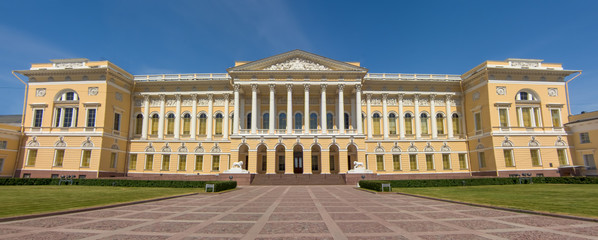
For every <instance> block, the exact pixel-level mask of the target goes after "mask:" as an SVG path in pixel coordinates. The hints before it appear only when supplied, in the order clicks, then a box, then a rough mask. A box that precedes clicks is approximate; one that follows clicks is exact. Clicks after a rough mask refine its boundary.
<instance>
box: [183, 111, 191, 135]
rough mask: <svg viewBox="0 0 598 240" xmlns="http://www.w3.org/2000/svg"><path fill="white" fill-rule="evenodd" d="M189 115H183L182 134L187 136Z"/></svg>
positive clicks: (189, 126) (189, 123) (189, 124)
mask: <svg viewBox="0 0 598 240" xmlns="http://www.w3.org/2000/svg"><path fill="white" fill-rule="evenodd" d="M190 128H191V114H189V113H185V114H184V115H183V134H185V135H189V133H190V132H191V130H190Z"/></svg>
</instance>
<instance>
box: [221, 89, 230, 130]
mask: <svg viewBox="0 0 598 240" xmlns="http://www.w3.org/2000/svg"><path fill="white" fill-rule="evenodd" d="M229 111H230V110H229V109H228V93H225V94H224V119H222V121H223V123H222V138H223V139H225V140H226V139H228V131H229V129H230V127H229V126H228V113H229Z"/></svg>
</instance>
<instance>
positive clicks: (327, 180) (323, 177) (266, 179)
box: [251, 174, 346, 185]
mask: <svg viewBox="0 0 598 240" xmlns="http://www.w3.org/2000/svg"><path fill="white" fill-rule="evenodd" d="M345 184H346V182H345V176H344V175H340V174H256V175H255V176H254V177H253V180H252V181H251V185H345Z"/></svg>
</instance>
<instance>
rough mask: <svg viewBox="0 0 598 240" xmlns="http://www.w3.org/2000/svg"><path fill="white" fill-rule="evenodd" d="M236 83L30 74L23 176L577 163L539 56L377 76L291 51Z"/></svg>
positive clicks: (456, 170) (563, 106)
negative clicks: (454, 70)
mask: <svg viewBox="0 0 598 240" xmlns="http://www.w3.org/2000/svg"><path fill="white" fill-rule="evenodd" d="M226 71H227V73H208V74H162V75H132V74H130V73H128V72H126V71H125V70H123V69H121V68H119V67H118V66H116V65H114V64H112V63H110V62H108V61H88V60H87V59H60V60H52V62H51V63H43V64H32V66H31V68H30V69H29V70H23V71H17V72H18V73H20V74H22V75H24V76H26V77H28V78H29V90H28V97H27V102H26V103H25V104H26V110H25V113H26V114H25V117H24V120H25V121H24V124H23V125H24V128H23V129H24V131H23V133H24V136H23V140H22V141H21V144H22V148H21V151H20V154H19V158H18V164H17V166H18V167H17V170H16V175H17V176H19V177H51V176H58V175H70V174H72V175H77V176H81V177H87V178H95V177H111V176H129V177H155V178H160V177H164V176H170V177H172V176H181V177H183V176H184V177H186V178H193V177H197V176H200V177H204V178H206V177H207V178H209V177H210V176H214V177H215V176H218V175H221V174H223V173H225V172H226V171H227V170H229V169H231V168H232V166H233V163H234V162H242V168H243V169H245V170H247V172H248V174H250V175H251V174H257V175H262V174H265V175H267V174H347V176H348V175H350V174H351V169H352V168H353V167H354V166H355V163H356V162H357V163H361V164H363V166H364V167H365V168H366V169H367V170H370V171H371V172H372V173H373V174H374V175H376V176H377V177H378V178H388V179H401V178H454V177H469V176H508V175H509V174H514V173H522V172H532V173H534V174H537V175H545V176H556V175H559V174H560V172H559V169H561V168H566V167H568V166H571V165H574V164H573V162H572V160H573V158H572V157H571V154H572V151H571V147H570V146H569V144H568V143H567V142H566V140H567V132H566V131H565V129H564V128H563V124H564V123H565V122H566V121H567V116H568V115H569V112H568V110H567V98H566V94H567V92H566V88H565V81H564V79H565V77H567V76H569V75H571V74H573V73H577V72H579V71H570V70H564V69H563V68H562V65H561V64H555V63H544V62H543V61H542V60H536V59H507V60H505V61H486V62H483V63H482V64H480V65H479V66H476V67H475V68H473V69H472V70H470V71H468V72H466V73H464V74H462V75H446V74H400V73H392V74H388V73H368V69H366V68H364V67H361V66H360V63H356V62H342V61H337V60H333V59H329V58H326V57H322V56H319V55H316V54H312V53H308V52H305V51H301V50H294V51H290V52H287V53H283V54H279V55H276V56H272V57H268V58H265V59H261V60H257V61H251V62H236V63H235V65H234V66H233V67H231V68H228V69H226Z"/></svg>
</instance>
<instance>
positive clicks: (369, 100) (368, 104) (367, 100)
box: [365, 93, 373, 139]
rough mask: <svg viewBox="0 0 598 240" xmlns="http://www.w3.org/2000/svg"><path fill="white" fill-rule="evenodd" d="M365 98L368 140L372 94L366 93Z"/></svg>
mask: <svg viewBox="0 0 598 240" xmlns="http://www.w3.org/2000/svg"><path fill="white" fill-rule="evenodd" d="M365 96H366V103H367V105H366V111H367V112H366V113H365V114H366V116H367V121H368V138H369V139H372V131H373V128H372V94H371V93H368V94H366V95H365Z"/></svg>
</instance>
